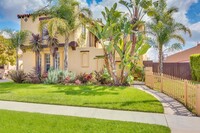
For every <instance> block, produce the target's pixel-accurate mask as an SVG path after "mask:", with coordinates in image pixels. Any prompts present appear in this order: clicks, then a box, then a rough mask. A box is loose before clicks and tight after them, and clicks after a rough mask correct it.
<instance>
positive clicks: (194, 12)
mask: <svg viewBox="0 0 200 133" xmlns="http://www.w3.org/2000/svg"><path fill="white" fill-rule="evenodd" d="M186 15H187V17H188V19H189V22H190V23H196V22H200V0H199V1H198V3H195V4H192V5H191V6H190V8H189V10H188V12H187V14H186Z"/></svg>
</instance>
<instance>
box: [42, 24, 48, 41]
mask: <svg viewBox="0 0 200 133" xmlns="http://www.w3.org/2000/svg"><path fill="white" fill-rule="evenodd" d="M48 37H49V36H48V30H47V27H46V25H44V27H43V29H42V40H47V39H48Z"/></svg>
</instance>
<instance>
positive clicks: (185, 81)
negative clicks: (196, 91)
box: [184, 80, 188, 106]
mask: <svg viewBox="0 0 200 133" xmlns="http://www.w3.org/2000/svg"><path fill="white" fill-rule="evenodd" d="M187 91H188V81H187V80H184V104H185V106H187V98H188V92H187Z"/></svg>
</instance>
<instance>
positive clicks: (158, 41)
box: [147, 0, 191, 73]
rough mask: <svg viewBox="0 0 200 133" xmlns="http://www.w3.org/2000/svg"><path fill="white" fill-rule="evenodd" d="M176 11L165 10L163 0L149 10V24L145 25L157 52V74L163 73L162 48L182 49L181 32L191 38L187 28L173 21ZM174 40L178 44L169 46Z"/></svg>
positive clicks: (182, 39)
mask: <svg viewBox="0 0 200 133" xmlns="http://www.w3.org/2000/svg"><path fill="white" fill-rule="evenodd" d="M177 11H178V9H177V8H175V7H171V8H169V9H168V8H167V4H166V1H165V0H160V1H157V2H155V3H154V7H153V8H151V9H150V10H149V12H151V20H152V21H151V22H150V23H148V24H147V28H148V31H147V33H148V34H149V35H150V36H151V37H153V38H154V40H155V47H156V48H157V49H158V51H159V55H158V57H159V72H160V73H162V72H163V47H168V48H170V47H171V48H172V49H180V48H182V46H181V45H182V44H185V40H184V38H183V37H182V35H181V34H180V33H181V32H184V33H188V34H189V35H190V36H191V31H190V29H189V28H187V27H186V26H184V25H183V24H181V23H177V22H176V21H175V20H174V19H173V17H172V16H173V14H174V13H175V12H177ZM172 39H175V40H177V41H178V42H180V43H175V44H172V45H170V44H169V42H170V41H171V40H172Z"/></svg>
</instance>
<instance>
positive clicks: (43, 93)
mask: <svg viewBox="0 0 200 133" xmlns="http://www.w3.org/2000/svg"><path fill="white" fill-rule="evenodd" d="M0 100H11V101H23V102H33V103H49V104H61V105H73V106H86V107H98V108H108V109H120V110H134V111H144V112H158V113H163V107H162V105H161V103H160V102H159V101H158V100H157V99H156V98H154V97H153V96H151V95H150V94H147V93H145V92H144V91H141V90H138V89H134V88H132V87H108V86H64V85H45V84H36V85H34V84H16V83H11V82H10V83H0Z"/></svg>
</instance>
